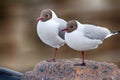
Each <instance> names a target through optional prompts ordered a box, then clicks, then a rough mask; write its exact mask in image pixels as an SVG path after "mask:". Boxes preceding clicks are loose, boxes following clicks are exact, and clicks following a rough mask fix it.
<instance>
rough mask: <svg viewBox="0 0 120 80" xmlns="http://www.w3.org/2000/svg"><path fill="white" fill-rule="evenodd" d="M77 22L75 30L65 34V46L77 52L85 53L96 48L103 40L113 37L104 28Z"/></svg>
mask: <svg viewBox="0 0 120 80" xmlns="http://www.w3.org/2000/svg"><path fill="white" fill-rule="evenodd" d="M76 22H77V26H78V27H77V29H76V30H74V31H72V32H70V33H67V32H66V33H65V41H66V43H67V45H68V46H69V47H71V48H73V49H75V50H78V51H85V50H90V49H95V48H97V47H98V46H99V45H100V44H102V43H103V40H104V39H106V38H108V37H110V36H112V35H114V34H111V32H110V31H109V30H108V29H107V28H104V27H99V26H95V25H90V24H81V23H79V22H78V21H76Z"/></svg>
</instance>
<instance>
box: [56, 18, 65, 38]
mask: <svg viewBox="0 0 120 80" xmlns="http://www.w3.org/2000/svg"><path fill="white" fill-rule="evenodd" d="M57 21H58V22H59V27H58V35H59V36H60V37H61V38H62V39H65V38H64V37H65V32H63V31H62V29H64V28H66V24H67V22H66V21H65V20H63V19H60V18H59V19H57Z"/></svg>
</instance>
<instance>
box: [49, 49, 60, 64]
mask: <svg viewBox="0 0 120 80" xmlns="http://www.w3.org/2000/svg"><path fill="white" fill-rule="evenodd" d="M57 51H58V48H55V49H54V52H53V59H50V60H47V61H48V62H55V60H56V54H57Z"/></svg>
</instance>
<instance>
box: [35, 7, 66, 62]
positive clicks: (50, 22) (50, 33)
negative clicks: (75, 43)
mask: <svg viewBox="0 0 120 80" xmlns="http://www.w3.org/2000/svg"><path fill="white" fill-rule="evenodd" d="M37 21H38V24H37V34H38V36H39V38H40V39H41V40H42V42H44V43H45V44H47V45H49V46H51V47H53V48H55V51H54V57H53V59H50V60H47V61H49V62H51V61H55V58H56V53H57V50H58V48H60V47H61V46H63V45H64V44H65V40H64V34H65V32H62V31H61V30H62V29H63V28H65V27H66V24H67V22H66V21H65V20H63V19H61V18H58V17H57V15H56V14H55V13H54V11H53V10H51V9H44V10H42V11H41V14H40V17H38V18H37Z"/></svg>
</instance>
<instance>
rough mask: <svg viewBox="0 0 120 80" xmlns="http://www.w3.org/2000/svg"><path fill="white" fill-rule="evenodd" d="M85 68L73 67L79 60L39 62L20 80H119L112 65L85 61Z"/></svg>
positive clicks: (119, 74)
mask: <svg viewBox="0 0 120 80" xmlns="http://www.w3.org/2000/svg"><path fill="white" fill-rule="evenodd" d="M85 62H86V66H75V64H79V63H81V59H77V58H75V59H58V60H56V62H46V61H41V62H40V63H38V64H37V65H36V66H35V68H34V69H33V71H28V72H26V73H24V76H22V80H120V70H119V68H118V66H117V65H115V64H113V63H106V62H97V61H92V60H85Z"/></svg>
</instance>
